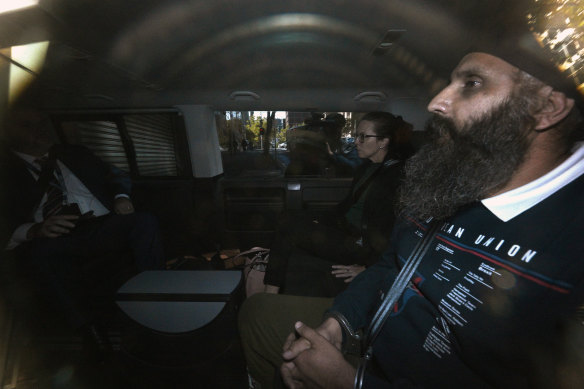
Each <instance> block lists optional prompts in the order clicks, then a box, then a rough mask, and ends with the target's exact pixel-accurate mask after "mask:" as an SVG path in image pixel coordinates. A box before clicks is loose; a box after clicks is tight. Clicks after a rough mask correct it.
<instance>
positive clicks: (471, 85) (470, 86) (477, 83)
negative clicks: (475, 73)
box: [464, 80, 481, 88]
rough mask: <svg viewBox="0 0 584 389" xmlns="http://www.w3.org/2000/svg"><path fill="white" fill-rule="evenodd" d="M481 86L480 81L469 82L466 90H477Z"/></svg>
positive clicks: (466, 82) (466, 84) (465, 85)
mask: <svg viewBox="0 0 584 389" xmlns="http://www.w3.org/2000/svg"><path fill="white" fill-rule="evenodd" d="M480 85H481V82H480V81H479V80H467V81H465V83H464V87H465V88H476V87H478V86H480Z"/></svg>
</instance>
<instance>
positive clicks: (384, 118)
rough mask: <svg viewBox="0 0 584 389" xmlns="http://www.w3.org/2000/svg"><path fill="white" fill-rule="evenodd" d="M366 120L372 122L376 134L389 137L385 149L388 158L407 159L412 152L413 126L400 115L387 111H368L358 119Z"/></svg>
mask: <svg viewBox="0 0 584 389" xmlns="http://www.w3.org/2000/svg"><path fill="white" fill-rule="evenodd" d="M363 120H367V121H368V122H372V123H373V124H374V131H375V134H376V135H380V136H383V137H384V138H389V146H388V149H387V151H388V152H387V156H386V157H385V158H386V159H388V158H394V159H401V160H403V159H407V158H409V157H410V156H411V155H412V154H413V153H414V146H413V144H412V131H413V129H414V126H413V125H412V124H410V123H408V122H406V121H405V120H403V119H402V117H401V116H394V115H392V114H391V113H389V112H382V111H376V112H369V113H366V114H365V115H363V117H362V118H361V119H359V121H360V122H361V121H363Z"/></svg>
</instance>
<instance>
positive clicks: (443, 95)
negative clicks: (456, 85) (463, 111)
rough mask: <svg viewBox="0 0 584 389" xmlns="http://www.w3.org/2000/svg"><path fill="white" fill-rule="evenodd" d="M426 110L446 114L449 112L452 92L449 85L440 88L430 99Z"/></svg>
mask: <svg viewBox="0 0 584 389" xmlns="http://www.w3.org/2000/svg"><path fill="white" fill-rule="evenodd" d="M427 109H428V111H429V112H431V113H435V114H439V115H443V116H446V115H448V114H450V111H451V109H452V93H451V91H450V88H449V87H446V88H444V89H442V90H441V91H440V92H439V93H438V94H437V95H436V96H435V97H434V98H433V99H432V101H430V104H428V107H427Z"/></svg>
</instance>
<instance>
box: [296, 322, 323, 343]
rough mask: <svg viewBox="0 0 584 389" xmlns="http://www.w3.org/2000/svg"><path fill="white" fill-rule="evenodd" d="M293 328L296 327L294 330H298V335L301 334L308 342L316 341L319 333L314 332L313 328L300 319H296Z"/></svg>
mask: <svg viewBox="0 0 584 389" xmlns="http://www.w3.org/2000/svg"><path fill="white" fill-rule="evenodd" d="M294 328H296V332H298V335H300V336H302V337H303V338H305V339H306V340H308V341H309V342H310V343H313V342H314V341H317V340H318V338H319V335H318V334H317V333H316V331H315V330H313V329H312V328H310V327H309V326H307V325H305V324H304V323H302V322H301V321H297V322H296V324H294Z"/></svg>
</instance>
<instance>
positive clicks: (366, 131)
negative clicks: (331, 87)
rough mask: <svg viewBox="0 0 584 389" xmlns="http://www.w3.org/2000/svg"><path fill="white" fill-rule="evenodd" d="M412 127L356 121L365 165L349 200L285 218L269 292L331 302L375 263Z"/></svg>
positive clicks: (388, 118)
mask: <svg viewBox="0 0 584 389" xmlns="http://www.w3.org/2000/svg"><path fill="white" fill-rule="evenodd" d="M411 133H412V125H411V124H409V123H407V122H405V121H404V120H403V119H402V118H401V116H394V115H392V114H390V113H388V112H370V113H367V114H365V115H364V116H363V117H362V118H361V119H360V121H359V124H358V126H357V133H356V140H355V142H356V147H357V152H358V154H359V157H360V158H362V159H364V160H365V162H364V163H363V164H361V165H360V166H359V167H358V168H357V169H356V171H355V175H354V178H353V182H352V185H351V190H350V192H349V194H348V196H347V197H346V198H345V199H344V200H343V201H342V202H341V203H339V204H338V205H337V206H336V207H335V208H334V211H333V212H331V213H329V214H326V215H323V216H320V217H314V216H313V215H305V214H298V213H296V214H291V213H290V214H286V215H285V217H284V218H283V220H282V222H281V224H280V226H279V228H278V230H277V232H276V236H275V238H274V242H273V244H272V247H271V251H270V260H269V263H268V266H267V269H266V274H265V278H264V284H265V291H266V292H268V293H279V292H283V293H287V294H296V295H308V296H321V297H332V296H334V295H336V294H338V293H339V292H340V291H342V290H343V289H344V288H345V287H346V285H347V283H349V282H351V281H352V280H353V278H354V277H355V276H356V275H357V274H358V273H360V272H361V271H363V270H364V269H365V267H366V266H368V265H370V264H372V263H373V262H374V261H376V260H377V258H378V256H379V255H380V254H381V252H382V251H383V250H384V249H385V246H386V245H387V243H388V242H389V236H390V234H391V228H392V226H393V222H394V217H395V216H394V211H393V206H394V199H395V194H396V190H397V187H398V185H399V181H400V177H401V173H402V167H403V162H404V160H405V159H406V158H408V157H409V156H410V155H411V154H412V153H413V147H412V145H411V142H410V141H411Z"/></svg>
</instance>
